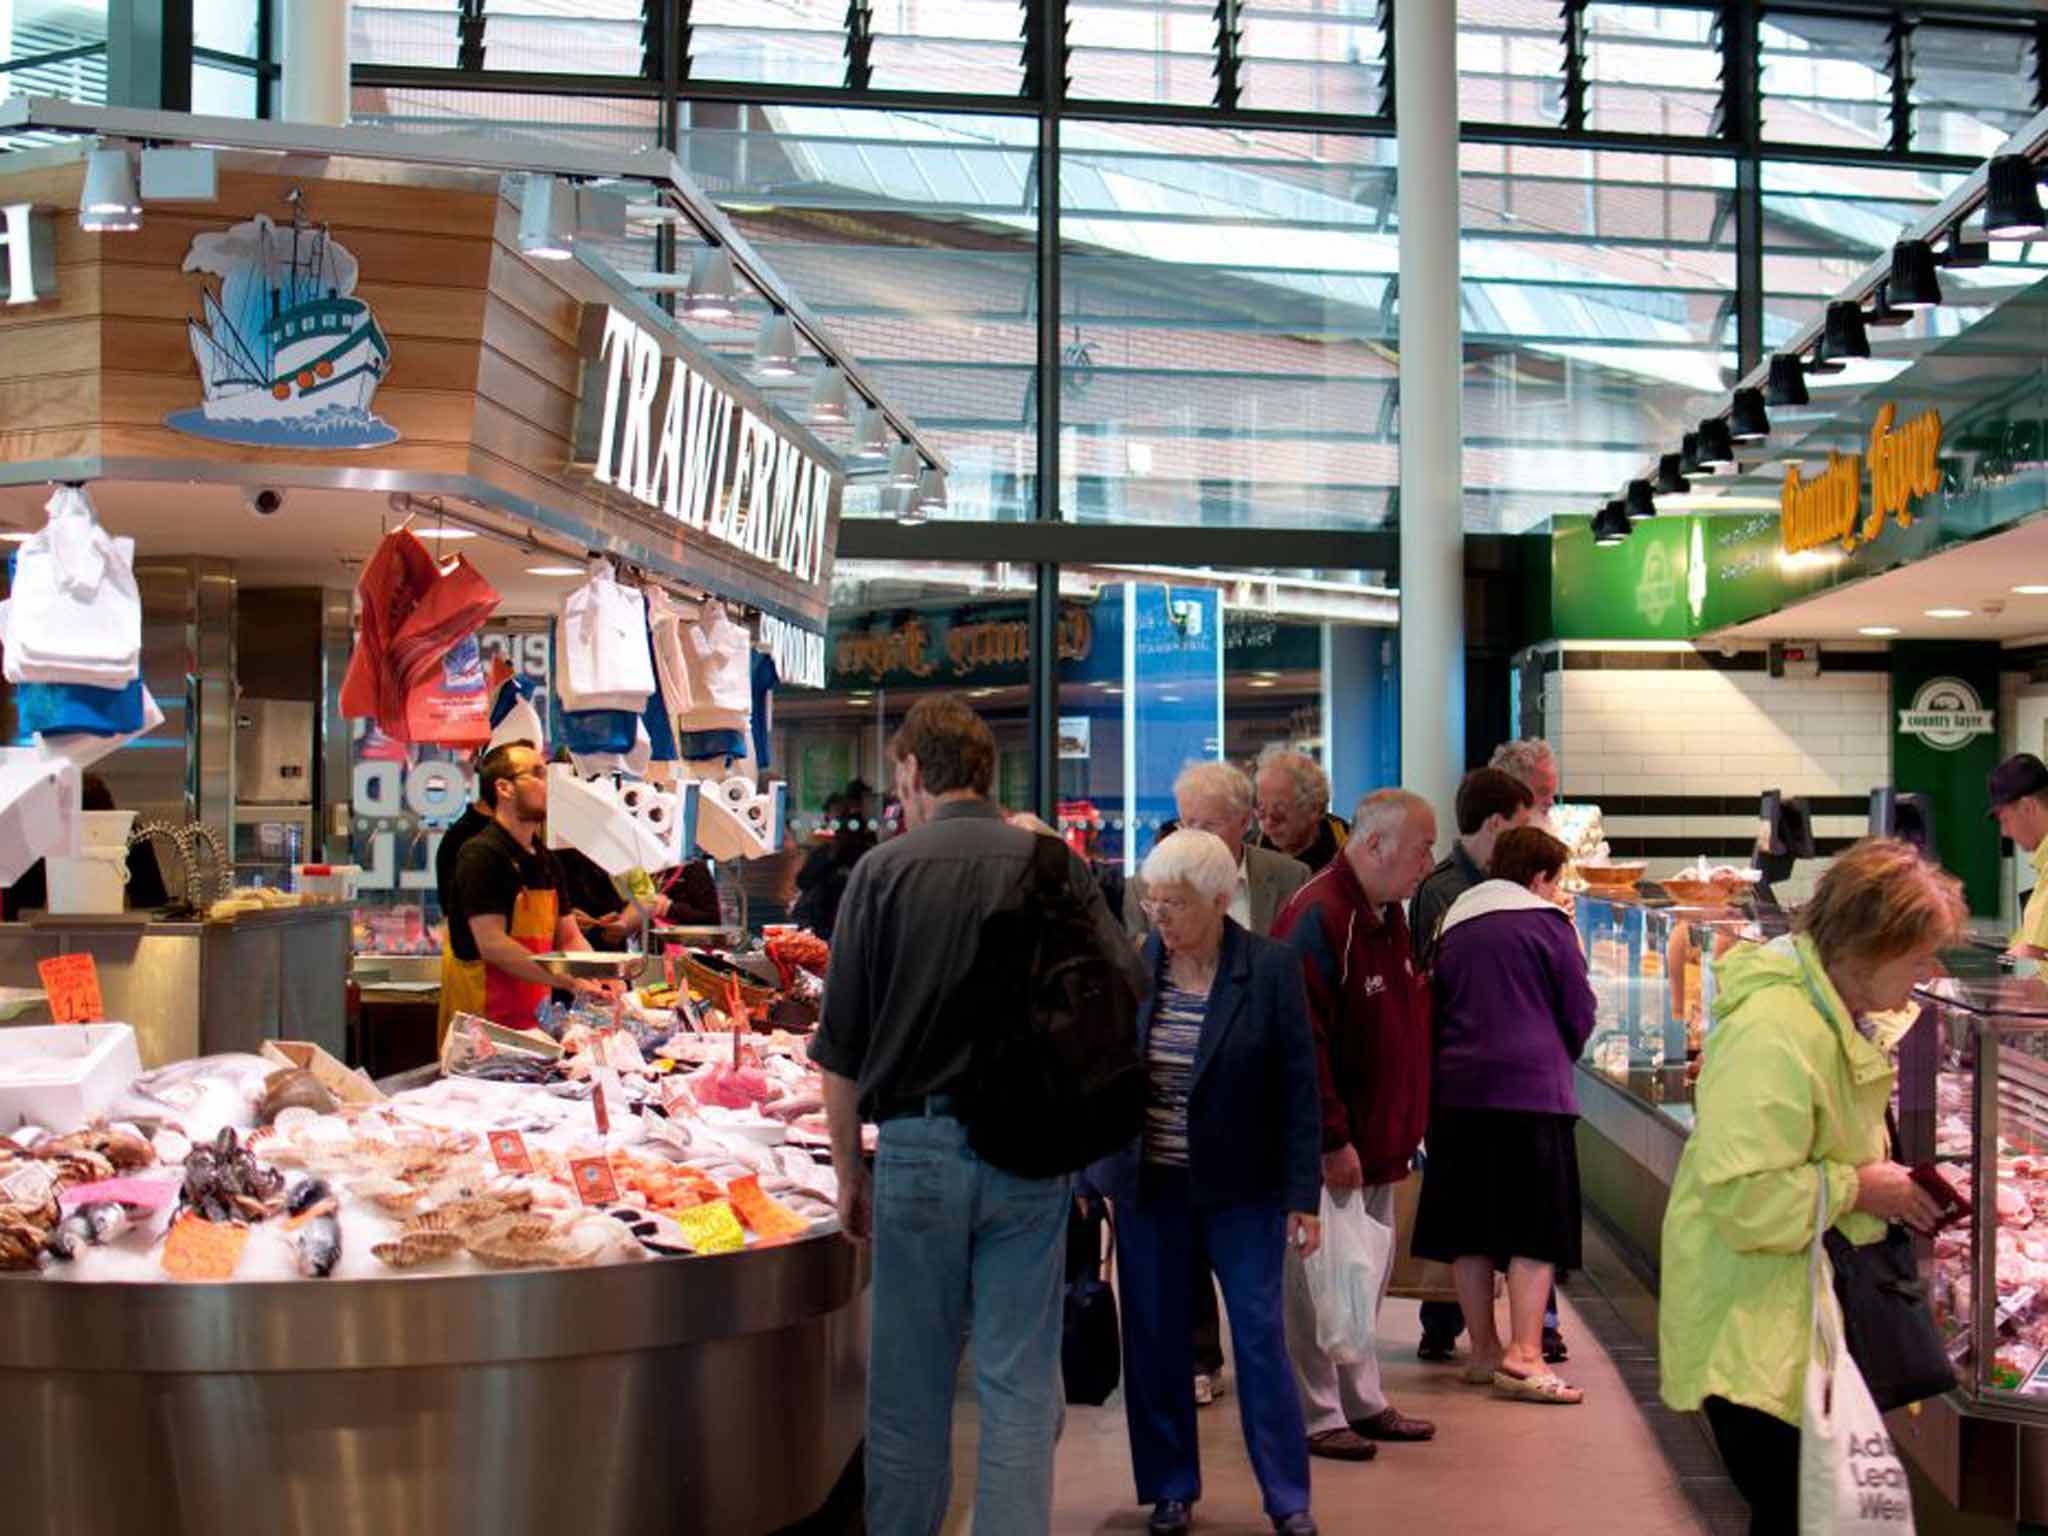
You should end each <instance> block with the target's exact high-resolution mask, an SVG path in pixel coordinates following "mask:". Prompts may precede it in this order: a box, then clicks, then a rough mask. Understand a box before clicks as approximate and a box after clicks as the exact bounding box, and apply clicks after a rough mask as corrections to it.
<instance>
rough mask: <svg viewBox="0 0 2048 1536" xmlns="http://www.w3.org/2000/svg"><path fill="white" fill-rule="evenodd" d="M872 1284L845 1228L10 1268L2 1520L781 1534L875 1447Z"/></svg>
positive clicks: (51, 1527)
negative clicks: (451, 1262) (47, 1270)
mask: <svg viewBox="0 0 2048 1536" xmlns="http://www.w3.org/2000/svg"><path fill="white" fill-rule="evenodd" d="M867 1282H868V1268H867V1260H866V1257H865V1255H864V1254H862V1253H861V1252H860V1251H858V1250H856V1249H855V1248H853V1247H852V1246H851V1245H850V1244H848V1243H846V1242H845V1241H844V1240H843V1239H841V1238H839V1237H837V1236H832V1237H824V1238H813V1239H808V1240H805V1241H802V1242H797V1243H793V1244H790V1245H787V1246H784V1247H778V1248H767V1249H760V1250H756V1251H753V1252H747V1253H738V1254H729V1255H723V1256H719V1257H714V1258H702V1259H682V1260H658V1261H651V1262H648V1263H644V1264H630V1265H617V1266H611V1267H606V1268H599V1269H586V1270H567V1271H558V1270H551V1271H534V1272H519V1273H508V1274H500V1275H488V1276H463V1277H445V1278H434V1279H400V1278H392V1279H388V1280H368V1281H302V1282H298V1283H285V1284H243V1285H237V1284H226V1285H205V1284H200V1285H178V1284H173V1283H165V1284H160V1285H91V1284H69V1283H63V1282H53V1281H48V1280H37V1279H33V1278H8V1279H5V1280H0V1400H4V1401H6V1403H7V1404H8V1410H9V1411H8V1415H7V1418H8V1423H9V1426H10V1427H9V1429H8V1432H7V1433H6V1434H4V1435H0V1489H5V1490H6V1496H5V1505H6V1509H7V1520H6V1522H5V1527H6V1529H7V1530H9V1531H10V1532H20V1533H23V1536H134V1533H136V1532H140V1531H148V1532H151V1533H153V1536H238V1533H242V1532H249V1533H256V1532H263V1533H266V1536H268V1533H275V1532H285V1531H289V1532H291V1533H293V1536H384V1533H388V1532H401V1531H403V1532H415V1531H416V1532H429V1531H431V1532H434V1533H436V1536H466V1533H477V1536H484V1533H490V1536H499V1533H515V1532H529V1531H530V1532H544V1533H548V1536H555V1533H574V1532H613V1531H618V1532H626V1531H642V1530H650V1531H651V1530H690V1531H716V1532H720V1533H733V1536H742V1533H747V1532H765V1531H771V1530H775V1529H778V1528H779V1527H782V1526H785V1525H789V1524H792V1523H794V1522H795V1521H797V1520H800V1519H802V1518H803V1517H805V1516H806V1515H808V1514H810V1513H812V1512H813V1511H815V1510H816V1509H817V1508H818V1507H819V1506H820V1505H821V1504H822V1503H823V1502H824V1500H825V1498H826V1495H827V1494H828V1493H829V1492H830V1490H831V1488H832V1486H833V1484H834V1483H835V1482H836V1481H837V1479H838V1478H839V1476H840V1474H841V1473H842V1472H843V1470H844V1469H845V1467H846V1466H847V1464H848V1462H849V1460H850V1459H851V1457H852V1456H853V1454H854V1450H855V1448H856V1447H857V1445H858V1444H859V1441H860V1436H861V1422H862V1398H863V1393H864V1388H865V1382H866V1376H867V1308H866V1289H867Z"/></svg>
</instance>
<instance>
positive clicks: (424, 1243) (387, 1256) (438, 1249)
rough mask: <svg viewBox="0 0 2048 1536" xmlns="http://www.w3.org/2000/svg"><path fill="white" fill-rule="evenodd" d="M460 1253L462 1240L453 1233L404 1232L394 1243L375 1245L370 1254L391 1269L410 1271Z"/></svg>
mask: <svg viewBox="0 0 2048 1536" xmlns="http://www.w3.org/2000/svg"><path fill="white" fill-rule="evenodd" d="M461 1251H462V1239H461V1238H459V1237H457V1236H456V1235H455V1234H454V1233H453V1232H406V1233H404V1234H403V1235H401V1236H400V1237H399V1239H398V1240H397V1241H396V1242H391V1243H377V1244H375V1245H373V1246H372V1247H371V1249H370V1252H372V1253H374V1254H375V1255H376V1256H377V1257H378V1259H379V1260H381V1261H382V1262H383V1263H386V1264H389V1265H390V1266H391V1267H392V1268H393V1269H410V1268H412V1267H413V1266H414V1265H415V1264H431V1263H433V1262H434V1261H435V1260H436V1259H446V1258H450V1257H452V1256H454V1255H455V1254H458V1253H460V1252H461Z"/></svg>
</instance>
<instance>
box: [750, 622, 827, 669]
mask: <svg viewBox="0 0 2048 1536" xmlns="http://www.w3.org/2000/svg"><path fill="white" fill-rule="evenodd" d="M761 644H762V646H763V647H764V648H766V650H767V652H768V655H769V657H770V659H772V660H773V661H774V663H775V674H776V676H778V677H780V678H781V679H782V681H783V682H785V683H787V684H789V685H790V686H791V687H795V688H822V687H824V686H825V637H824V636H823V635H821V634H820V633H818V631H817V630H815V629H805V628H804V627H803V626H802V625H801V624H791V623H790V622H788V621H787V620H786V619H778V618H777V617H775V615H774V614H772V613H764V614H762V615H761Z"/></svg>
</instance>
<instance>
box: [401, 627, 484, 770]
mask: <svg viewBox="0 0 2048 1536" xmlns="http://www.w3.org/2000/svg"><path fill="white" fill-rule="evenodd" d="M405 729H406V738H407V739H408V740H410V741H416V742H427V743H431V744H432V745H434V746H440V747H480V746H482V745H483V744H484V743H485V742H487V741H489V740H490V739H491V696H490V693H489V691H488V690H487V689H486V688H485V686H484V663H483V656H482V654H481V653H480V652H479V651H478V649H477V643H476V636H475V635H465V636H463V637H462V638H461V639H460V640H458V641H456V642H455V644H454V645H452V646H450V647H449V648H448V653H447V654H446V655H445V656H443V657H442V658H441V664H440V666H438V667H437V668H435V669H434V672H433V674H432V675H431V676H430V677H428V678H427V679H426V680H425V681H423V682H421V683H418V684H416V685H414V686H413V687H412V688H411V689H410V690H408V691H407V693H406V696H405Z"/></svg>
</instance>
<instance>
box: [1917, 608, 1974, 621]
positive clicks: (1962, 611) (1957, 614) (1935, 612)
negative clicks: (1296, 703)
mask: <svg viewBox="0 0 2048 1536" xmlns="http://www.w3.org/2000/svg"><path fill="white" fill-rule="evenodd" d="M1925 611H1926V614H1927V617H1928V618H1930V619H1967V618H1968V617H1969V616H1970V610H1969V609H1967V608H1929V609H1927V610H1925Z"/></svg>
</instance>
